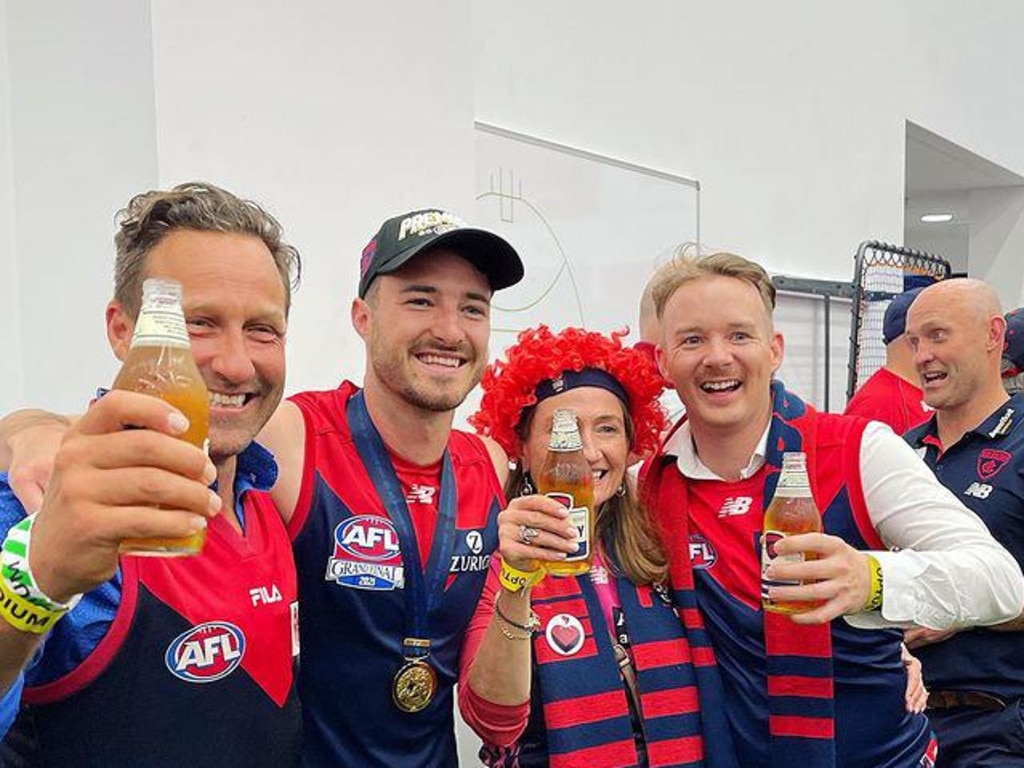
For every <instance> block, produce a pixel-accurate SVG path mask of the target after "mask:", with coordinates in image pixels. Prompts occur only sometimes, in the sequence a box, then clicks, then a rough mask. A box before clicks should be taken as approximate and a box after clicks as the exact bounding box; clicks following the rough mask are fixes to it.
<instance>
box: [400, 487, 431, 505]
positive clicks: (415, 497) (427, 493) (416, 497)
mask: <svg viewBox="0 0 1024 768" xmlns="http://www.w3.org/2000/svg"><path fill="white" fill-rule="evenodd" d="M435 493H437V488H434V487H433V486H432V485H416V484H415V483H413V485H411V486H409V493H407V494H406V495H405V500H406V502H407V503H409V504H433V503H434V494H435Z"/></svg>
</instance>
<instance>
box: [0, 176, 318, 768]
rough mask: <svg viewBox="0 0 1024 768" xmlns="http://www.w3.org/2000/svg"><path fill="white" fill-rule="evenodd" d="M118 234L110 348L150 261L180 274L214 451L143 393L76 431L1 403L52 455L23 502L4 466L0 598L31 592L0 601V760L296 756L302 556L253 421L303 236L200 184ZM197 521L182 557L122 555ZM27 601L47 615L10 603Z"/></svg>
mask: <svg viewBox="0 0 1024 768" xmlns="http://www.w3.org/2000/svg"><path fill="white" fill-rule="evenodd" d="M116 246H117V268H116V287H115V295H114V298H113V299H112V300H111V301H110V303H109V304H108V305H107V310H106V323H107V335H108V338H109V340H110V344H111V347H112V348H113V350H114V353H115V355H117V357H118V358H119V359H124V357H125V356H126V354H127V352H128V349H129V345H130V343H131V340H132V335H133V331H134V328H135V325H136V321H137V319H138V314H139V307H140V301H139V297H140V293H141V288H142V282H143V280H145V279H146V278H153V277H159V278H164V279H169V280H174V281H177V282H179V283H181V285H182V288H183V308H184V314H185V321H186V325H187V328H188V331H189V335H190V337H191V347H192V353H193V356H194V358H195V361H196V365H197V367H198V368H199V370H200V372H201V374H202V376H203V379H204V381H205V382H206V386H207V388H208V390H209V392H210V431H209V459H207V458H206V457H205V456H204V455H203V452H202V451H201V450H200V449H199V448H196V447H194V446H192V445H189V444H188V443H185V442H184V441H182V440H179V439H177V438H176V437H175V435H180V434H181V433H183V432H184V431H185V429H186V428H187V426H188V422H187V419H186V418H185V417H184V416H183V415H182V414H181V413H180V412H179V411H177V410H176V409H174V408H173V407H171V406H170V405H169V404H167V403H165V402H163V401H161V400H158V399H156V398H154V397H149V396H146V395H141V394H135V393H130V392H123V391H114V392H110V393H108V394H106V395H104V396H102V397H101V398H100V399H99V400H98V401H97V402H96V403H95V404H94V405H93V406H92V407H90V408H89V409H88V411H87V412H86V413H85V415H83V416H81V417H79V418H77V419H74V420H73V422H74V423H73V424H71V426H70V428H68V425H67V420H64V421H63V422H62V421H61V420H60V419H59V418H58V417H54V416H52V415H45V416H41V415H40V414H21V415H20V416H18V417H11V418H12V420H13V421H14V422H15V426H16V424H17V421H18V418H20V419H21V420H22V424H23V425H24V424H25V423H29V424H31V423H35V424H36V426H37V427H38V429H37V430H36V432H35V438H34V439H37V440H38V439H41V438H40V437H39V434H40V430H41V431H43V432H46V430H47V429H48V427H47V426H46V425H47V424H53V425H54V428H53V429H52V430H51V432H50V434H51V435H56V436H59V437H60V438H61V439H60V442H59V449H58V452H57V455H56V459H54V460H52V463H40V464H38V465H34V466H37V467H39V468H40V472H39V475H38V477H34V475H33V473H32V472H29V473H27V475H26V476H25V477H23V478H22V479H23V480H25V482H24V483H23V485H22V487H23V488H28V489H29V494H28V496H27V498H26V502H25V505H24V506H23V505H22V504H21V503H19V501H18V500H17V499H16V498H15V496H14V494H13V493H12V491H11V486H10V484H9V481H8V479H7V478H6V476H4V475H0V528H2V530H3V531H4V533H5V534H7V539H6V540H5V542H4V570H3V574H2V576H0V592H2V593H3V594H4V601H5V604H6V603H8V602H9V601H11V600H13V599H14V598H12V597H11V595H12V594H13V595H14V596H16V597H18V598H19V599H23V600H27V601H28V603H20V604H16V603H11V604H12V605H14V608H13V609H11V610H10V611H4V610H0V614H2V616H3V619H4V620H3V621H0V684H2V687H3V688H4V689H5V690H6V696H5V697H4V707H5V709H7V710H8V711H11V710H14V709H15V708H16V707H17V704H18V700H19V691H20V687H21V683H22V680H21V678H20V677H19V672H20V670H21V669H22V668H23V667H24V668H25V672H24V693H23V695H21V707H20V711H19V712H18V716H17V720H16V721H15V723H14V725H13V727H12V729H11V731H10V733H8V735H7V737H6V739H5V740H4V742H3V745H2V748H0V751H2V761H3V763H4V764H5V765H23V766H37V765H38V766H43V765H47V766H49V765H54V766H56V765H75V766H95V767H96V768H101V767H102V768H118V767H120V766H125V767H127V766H138V765H149V766H167V768H171V766H174V767H175V768H177V767H179V766H192V767H193V768H201V767H202V766H209V767H210V768H213V767H214V766H221V765H226V764H227V765H246V766H268V768H269V766H275V767H276V766H289V765H290V766H296V765H298V761H299V747H300V735H301V718H300V712H299V708H298V697H297V681H296V660H297V655H298V646H297V643H296V640H295V638H296V631H295V630H296V627H295V617H296V612H297V604H296V600H297V597H296V593H297V585H296V576H295V567H294V564H293V562H292V556H291V549H290V542H289V538H288V533H287V530H286V529H285V526H284V524H283V522H282V520H281V517H280V515H279V514H278V512H277V510H276V508H275V507H274V505H273V503H272V502H271V500H270V497H269V495H268V494H267V493H266V491H267V489H269V488H270V486H272V485H273V483H274V479H275V477H276V472H277V470H276V466H275V464H274V459H273V456H271V455H270V453H269V452H267V451H266V450H265V449H263V448H262V447H260V446H259V445H258V444H256V443H255V442H253V438H254V437H255V436H256V434H257V433H258V432H259V431H260V430H261V429H262V428H263V426H264V424H265V423H266V421H267V419H268V418H269V417H270V415H271V414H272V413H273V412H274V410H275V409H276V407H277V405H278V403H279V402H280V400H281V396H282V392H283V389H284V373H285V358H284V338H285V333H286V330H287V319H288V307H289V297H290V293H291V287H292V281H293V277H296V276H297V274H298V270H299V255H298V253H297V252H296V251H295V249H293V248H291V247H290V246H288V245H287V244H285V243H284V242H283V241H282V235H281V229H280V226H279V225H278V223H277V222H276V221H275V220H274V219H273V217H271V216H270V215H269V214H268V213H266V212H265V211H263V210H262V209H261V208H260V207H259V206H257V205H256V204H254V203H251V202H249V201H245V200H241V199H239V198H237V197H235V196H234V195H232V194H231V193H229V192H227V191H225V190H222V189H219V188H218V187H215V186H213V185H210V184H204V183H191V184H184V185H181V186H178V187H175V188H174V189H172V190H168V191H153V192H147V193H145V194H142V195H139V196H137V197H135V198H133V199H132V200H131V202H130V203H129V204H128V206H127V208H126V209H125V210H124V211H122V212H121V214H120V222H119V229H118V232H117V236H116ZM128 425H131V426H128ZM7 426H8V427H10V426H11V423H8V425H7ZM65 430H66V433H65ZM43 442H44V443H46V440H45V439H43ZM47 444H49V445H52V444H53V442H50V443H47ZM16 446H17V443H16V442H15V447H16ZM50 467H52V476H51V474H50ZM33 478H34V479H33ZM44 484H45V485H47V488H46V491H45V494H43V493H42V490H41V486H42V485H44ZM211 484H212V485H211ZM208 486H211V488H212V489H211V488H208ZM33 491H34V492H35V493H36V495H35V496H33ZM35 509H38V510H39V511H38V513H37V514H34V515H31V516H28V517H26V512H27V511H34V510H35ZM201 528H206V531H207V533H206V544H205V546H204V548H203V551H202V552H201V553H200V554H198V555H196V556H193V557H189V558H171V559H167V558H139V557H123V556H120V555H119V545H120V543H121V542H122V541H123V540H124V539H126V538H177V537H182V536H186V535H189V534H192V533H195V532H196V531H197V530H198V529H201ZM26 611H27V612H29V613H31V614H34V615H37V616H38V617H41V618H42V619H45V622H44V623H37V625H36V626H35V627H33V626H32V622H28V623H26V622H18V621H17V619H18V617H19V616H24V615H25V613H26ZM40 629H41V630H44V631H43V632H37V631H36V630H40ZM44 637H45V643H43V642H41V641H42V639H43V638H44Z"/></svg>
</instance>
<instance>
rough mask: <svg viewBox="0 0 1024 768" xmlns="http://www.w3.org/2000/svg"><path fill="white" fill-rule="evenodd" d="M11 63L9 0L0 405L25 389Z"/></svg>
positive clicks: (1, 187)
mask: <svg viewBox="0 0 1024 768" xmlns="http://www.w3.org/2000/svg"><path fill="white" fill-rule="evenodd" d="M9 72H10V66H9V64H8V45H7V0H0V328H3V329H4V367H3V370H2V372H0V404H5V403H6V404H14V403H17V402H19V401H20V399H21V397H22V392H23V391H24V374H23V368H22V365H21V361H22V352H21V321H20V316H19V312H18V306H19V304H20V296H19V294H20V291H19V290H18V265H17V261H16V260H15V255H14V182H13V176H14V155H13V153H12V145H11V114H10V76H9Z"/></svg>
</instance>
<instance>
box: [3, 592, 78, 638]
mask: <svg viewBox="0 0 1024 768" xmlns="http://www.w3.org/2000/svg"><path fill="white" fill-rule="evenodd" d="M65 613H67V611H66V610H58V611H48V610H46V609H45V608H42V607H40V606H38V605H33V604H32V603H30V602H29V601H28V600H26V599H25V598H24V597H22V596H21V595H19V594H17V593H16V592H15V591H14V589H13V588H12V587H11V585H10V584H8V583H7V581H5V580H4V579H0V618H2V619H3V620H4V621H6V622H7V623H8V624H10V625H11V626H12V627H14V628H15V629H18V630H21V631H22V632H32V633H33V634H36V635H41V634H43V633H45V632H49V631H50V630H51V629H53V625H54V624H56V623H57V620H58V619H60V617H61V616H63V615H64V614H65Z"/></svg>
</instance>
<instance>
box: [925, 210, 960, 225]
mask: <svg viewBox="0 0 1024 768" xmlns="http://www.w3.org/2000/svg"><path fill="white" fill-rule="evenodd" d="M952 220H953V214H952V213H926V214H925V215H924V216H922V217H921V221H923V222H925V223H926V224H945V223H946V222H947V221H952Z"/></svg>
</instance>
